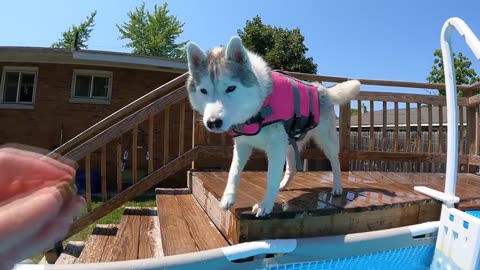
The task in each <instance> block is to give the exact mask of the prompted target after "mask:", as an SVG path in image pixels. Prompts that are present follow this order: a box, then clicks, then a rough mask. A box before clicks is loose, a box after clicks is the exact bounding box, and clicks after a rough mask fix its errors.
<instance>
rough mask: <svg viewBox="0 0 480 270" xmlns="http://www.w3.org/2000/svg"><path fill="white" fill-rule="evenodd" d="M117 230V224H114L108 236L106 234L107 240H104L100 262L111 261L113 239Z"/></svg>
mask: <svg viewBox="0 0 480 270" xmlns="http://www.w3.org/2000/svg"><path fill="white" fill-rule="evenodd" d="M117 232H118V225H115V228H114V229H113V230H112V231H111V233H110V234H109V235H108V236H106V238H107V240H106V241H105V247H104V249H103V253H102V257H101V258H100V262H111V260H112V251H113V247H114V245H115V240H116V238H117Z"/></svg>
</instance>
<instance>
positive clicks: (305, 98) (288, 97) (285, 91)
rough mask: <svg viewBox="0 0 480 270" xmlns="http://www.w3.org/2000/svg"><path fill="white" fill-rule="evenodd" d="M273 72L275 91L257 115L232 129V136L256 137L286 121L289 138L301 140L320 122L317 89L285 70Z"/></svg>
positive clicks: (273, 89) (284, 123)
mask: <svg viewBox="0 0 480 270" xmlns="http://www.w3.org/2000/svg"><path fill="white" fill-rule="evenodd" d="M271 74H272V81H273V88H272V93H271V94H270V95H269V96H268V97H267V99H266V100H265V101H264V103H263V105H262V108H261V109H260V111H259V112H258V113H257V114H256V115H254V116H253V117H252V118H250V119H249V120H247V122H245V123H243V124H239V125H234V126H233V127H232V128H231V130H230V131H229V134H230V135H231V136H233V137H237V136H241V135H246V136H253V135H256V134H258V133H259V132H260V130H261V129H262V127H265V126H268V125H271V124H274V123H278V122H282V123H283V125H284V127H285V131H286V132H287V134H288V135H289V139H291V140H295V141H297V140H299V139H301V138H303V137H304V136H305V134H306V133H307V132H308V131H309V130H311V129H313V128H315V127H316V126H317V125H318V123H319V121H320V110H319V101H318V90H317V88H316V87H315V86H314V85H312V84H310V83H308V82H305V81H301V80H298V79H296V78H293V77H291V76H288V75H287V74H286V73H283V72H282V71H272V73H271Z"/></svg>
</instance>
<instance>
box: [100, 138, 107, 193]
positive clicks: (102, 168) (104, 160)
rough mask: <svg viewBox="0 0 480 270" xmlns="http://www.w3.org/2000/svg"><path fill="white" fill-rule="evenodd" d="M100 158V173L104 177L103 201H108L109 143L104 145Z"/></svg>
mask: <svg viewBox="0 0 480 270" xmlns="http://www.w3.org/2000/svg"><path fill="white" fill-rule="evenodd" d="M101 151H102V153H101V158H100V175H101V177H102V201H103V202H106V201H107V145H106V144H104V145H103V146H102V150H101Z"/></svg>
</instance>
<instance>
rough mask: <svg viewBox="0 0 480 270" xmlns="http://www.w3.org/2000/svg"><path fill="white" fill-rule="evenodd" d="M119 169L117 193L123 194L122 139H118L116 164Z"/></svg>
mask: <svg viewBox="0 0 480 270" xmlns="http://www.w3.org/2000/svg"><path fill="white" fill-rule="evenodd" d="M115 164H116V168H117V192H118V193H120V192H122V139H121V138H118V139H117V161H116V162H115Z"/></svg>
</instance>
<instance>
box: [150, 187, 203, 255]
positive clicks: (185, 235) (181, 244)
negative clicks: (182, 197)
mask: <svg viewBox="0 0 480 270" xmlns="http://www.w3.org/2000/svg"><path fill="white" fill-rule="evenodd" d="M157 212H158V220H159V226H160V235H161V239H162V248H163V253H164V254H165V256H169V255H176V254H184V253H189V252H195V251H197V247H196V246H195V241H194V239H193V237H192V236H191V234H190V230H189V228H188V224H187V222H186V220H185V216H184V214H183V212H182V208H181V207H180V206H179V204H178V202H177V199H176V198H175V195H173V194H172V195H157Z"/></svg>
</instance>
